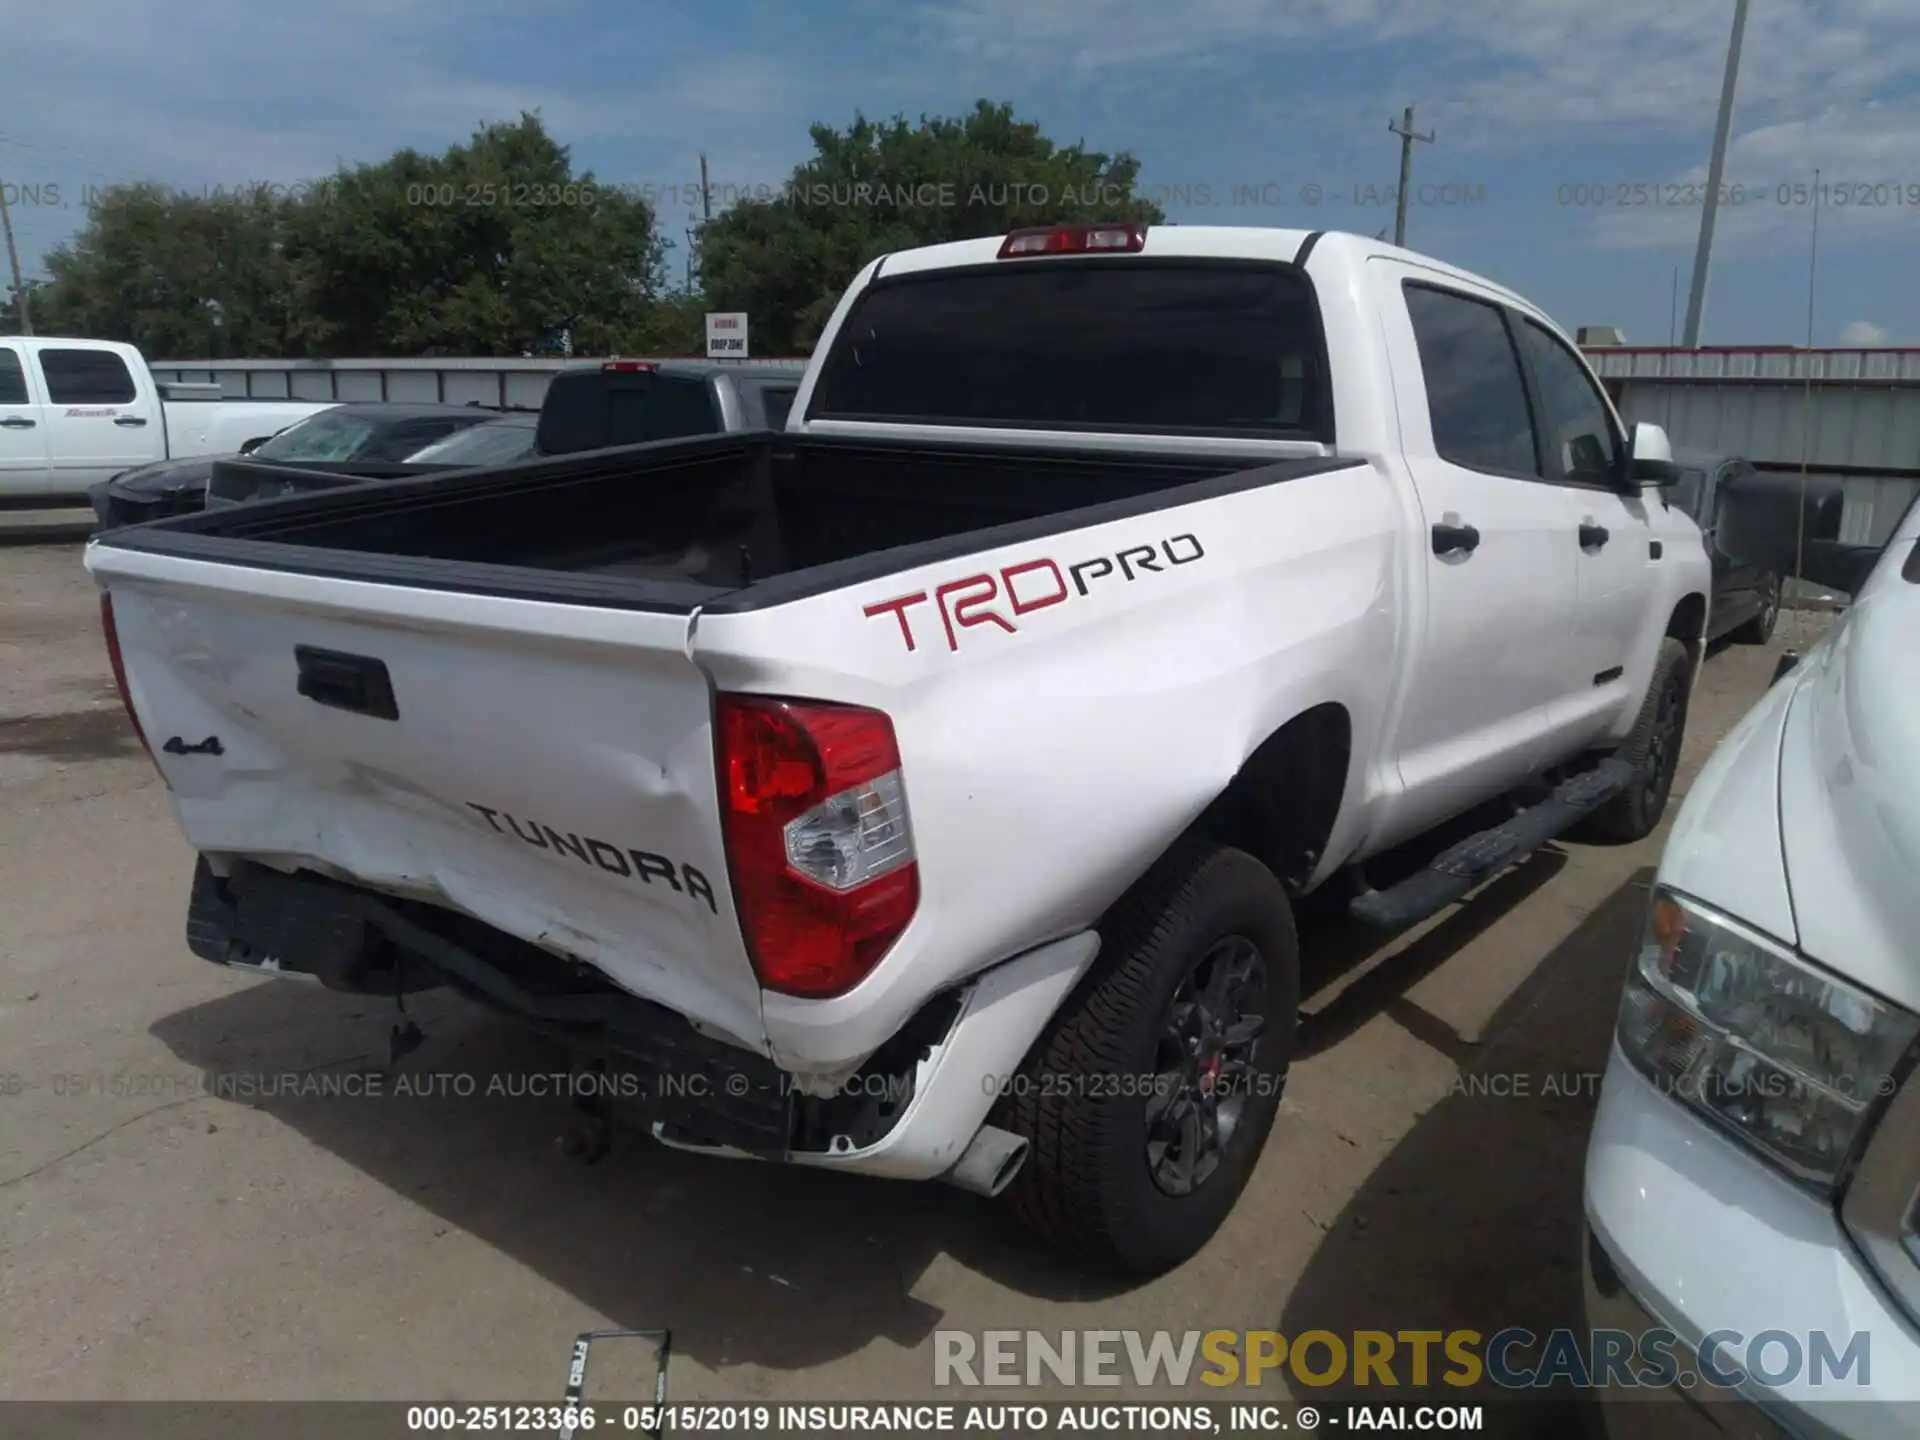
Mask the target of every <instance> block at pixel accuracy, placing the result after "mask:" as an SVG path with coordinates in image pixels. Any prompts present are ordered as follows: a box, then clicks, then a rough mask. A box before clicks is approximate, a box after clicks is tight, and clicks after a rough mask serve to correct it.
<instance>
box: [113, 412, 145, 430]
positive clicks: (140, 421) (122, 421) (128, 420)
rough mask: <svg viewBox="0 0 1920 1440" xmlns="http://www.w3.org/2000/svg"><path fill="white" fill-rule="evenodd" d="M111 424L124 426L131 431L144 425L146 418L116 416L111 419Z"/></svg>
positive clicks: (139, 416) (140, 416) (141, 416)
mask: <svg viewBox="0 0 1920 1440" xmlns="http://www.w3.org/2000/svg"><path fill="white" fill-rule="evenodd" d="M113 423H114V424H116V425H124V426H126V427H127V428H128V429H129V430H131V429H133V428H134V427H136V426H139V425H144V424H146V423H147V417H146V416H144V415H116V416H114V417H113Z"/></svg>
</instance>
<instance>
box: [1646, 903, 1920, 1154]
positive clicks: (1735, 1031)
mask: <svg viewBox="0 0 1920 1440" xmlns="http://www.w3.org/2000/svg"><path fill="white" fill-rule="evenodd" d="M1916 1033H1920V1019H1916V1018H1915V1017H1914V1016H1912V1015H1910V1014H1908V1013H1907V1012H1906V1011H1904V1010H1901V1009H1898V1008H1896V1007H1895V1006H1892V1005H1889V1004H1887V1003H1886V1002H1885V1001H1884V1000H1880V999H1877V998H1875V997H1874V996H1872V995H1869V994H1867V993H1866V992H1865V991H1863V990H1858V989H1856V988H1854V987H1853V986H1851V985H1848V984H1846V983H1845V982H1844V981H1841V980H1839V979H1837V978H1835V977H1834V976H1831V975H1829V974H1827V973H1826V972H1824V971H1822V970H1819V969H1816V968H1815V967H1814V966H1812V965H1810V964H1809V963H1808V962H1807V961H1805V960H1803V959H1801V958H1800V957H1799V956H1797V955H1795V954H1794V953H1793V952H1792V951H1790V950H1788V949H1787V948H1785V947H1784V946H1782V945H1780V944H1779V943H1778V942H1776V941H1773V940H1769V939H1767V938H1766V937H1765V936H1762V935H1759V934H1756V933H1755V932H1754V931H1752V930H1749V929H1747V928H1746V927H1745V926H1743V925H1741V924H1739V923H1738V922H1737V921H1734V920H1732V919H1729V918H1728V917H1727V916H1724V915H1720V914H1717V913H1715V912H1714V911H1712V910H1710V909H1708V908H1707V907H1706V906H1704V905H1701V904H1699V903H1698V902H1697V901H1694V900H1690V899H1687V898H1685V897H1684V896H1680V895H1676V894H1674V893H1673V892H1671V891H1668V890H1660V889H1657V890H1655V891H1654V897H1653V905H1652V907H1651V908H1650V909H1649V911H1648V914H1647V928H1646V934H1645V936H1644V937H1643V939H1642V941H1641V945H1640V954H1639V956H1638V957H1637V960H1636V963H1635V965H1634V967H1633V970H1632V971H1631V973H1630V974H1629V975H1628V977H1627V988H1626V995H1625V997H1624V999H1623V1001H1622V1003H1621V1007H1620V1031H1619V1034H1620V1048H1621V1049H1622V1050H1623V1051H1625V1052H1626V1055H1627V1058H1628V1059H1629V1060H1631V1061H1632V1062H1633V1063H1634V1065H1635V1066H1636V1067H1638V1069H1639V1070H1640V1071H1641V1072H1642V1073H1643V1074H1645V1075H1646V1076H1647V1078H1648V1079H1650V1080H1651V1081H1652V1082H1653V1083H1654V1084H1655V1085H1656V1086H1658V1087H1659V1088H1660V1089H1661V1090H1663V1091H1665V1092H1666V1093H1667V1094H1669V1095H1672V1096H1674V1097H1675V1098H1676V1099H1678V1100H1680V1101H1681V1102H1682V1103H1684V1104H1687V1105H1690V1106H1692V1107H1693V1108H1694V1109H1695V1110H1698V1111H1699V1112H1701V1113H1702V1114H1704V1115H1706V1116H1708V1117H1709V1118H1711V1119H1713V1120H1715V1121H1718V1122H1719V1123H1720V1124H1722V1125H1724V1126H1726V1127H1727V1128H1728V1129H1729V1130H1731V1131H1733V1132H1734V1133H1735V1134H1736V1135H1738V1136H1739V1137H1740V1138H1741V1139H1743V1140H1745V1141H1746V1142H1747V1143H1748V1144H1750V1145H1752V1146H1753V1147H1755V1148H1756V1149H1758V1150H1759V1151H1760V1152H1761V1153H1763V1154H1764V1155H1766V1156H1767V1157H1769V1158H1770V1159H1772V1160H1773V1161H1774V1162H1775V1163H1776V1164H1778V1165H1779V1166H1780V1167H1781V1168H1782V1169H1784V1170H1786V1171H1787V1173H1789V1174H1790V1175H1793V1176H1794V1177H1796V1178H1797V1179H1800V1180H1802V1181H1805V1182H1807V1183H1809V1184H1813V1185H1816V1186H1819V1187H1821V1188H1823V1189H1829V1190H1830V1189H1832V1188H1833V1186H1834V1184H1835V1182H1836V1181H1837V1180H1838V1178H1839V1176H1840V1174H1841V1172H1842V1171H1843V1169H1844V1168H1845V1166H1846V1164H1847V1160H1848V1157H1849V1156H1850V1155H1852V1153H1853V1150H1854V1147H1855V1145H1856V1143H1857V1142H1858V1141H1859V1140H1860V1139H1861V1138H1862V1128H1863V1126H1864V1125H1865V1123H1866V1120H1867V1116H1868V1113H1869V1112H1870V1110H1871V1109H1872V1107H1873V1105H1874V1103H1875V1102H1876V1101H1877V1100H1879V1099H1880V1098H1881V1097H1883V1096H1886V1095H1890V1094H1891V1093H1892V1092H1893V1088H1894V1084H1893V1079H1892V1073H1893V1070H1894V1068H1895V1066H1896V1065H1897V1064H1898V1063H1899V1061H1900V1058H1901V1056H1902V1055H1903V1054H1904V1053H1905V1051H1906V1049H1907V1047H1908V1046H1909V1045H1911V1044H1912V1043H1913V1040H1914V1036H1915V1035H1916Z"/></svg>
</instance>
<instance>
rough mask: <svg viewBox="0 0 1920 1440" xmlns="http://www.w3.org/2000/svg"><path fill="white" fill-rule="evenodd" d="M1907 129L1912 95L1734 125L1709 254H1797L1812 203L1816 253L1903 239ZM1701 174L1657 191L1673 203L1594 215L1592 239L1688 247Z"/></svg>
mask: <svg viewBox="0 0 1920 1440" xmlns="http://www.w3.org/2000/svg"><path fill="white" fill-rule="evenodd" d="M1916 10H1917V11H1920V7H1916ZM1915 135H1920V97H1908V98H1903V99H1898V100H1870V101H1867V102H1865V103H1856V104H1845V105H1834V106H1831V107H1829V108H1828V109H1826V110H1824V111H1822V112H1821V113H1820V114H1817V115H1813V116H1809V117H1805V118H1799V119H1792V120H1780V121H1776V122H1773V123H1770V124H1763V125H1759V126H1756V127H1755V128H1753V129H1751V130H1748V131H1745V132H1743V133H1741V134H1740V135H1738V136H1737V137H1736V139H1735V140H1734V141H1733V143H1732V144H1731V145H1729V146H1728V149H1727V166H1726V174H1725V178H1724V181H1723V183H1724V185H1725V186H1726V196H1725V200H1724V202H1723V203H1722V205H1721V207H1720V213H1719V218H1718V220H1717V222H1716V225H1715V232H1714V233H1715V239H1714V251H1715V254H1716V255H1725V256H1729V257H1738V256H1744V255H1753V254H1759V253H1762V252H1765V251H1769V250H1778V249H1779V248H1780V247H1781V246H1783V245H1790V246H1793V247H1795V248H1796V249H1798V250H1800V251H1802V252H1805V251H1807V250H1808V249H1810V247H1811V245H1812V243H1813V223H1814V218H1815V217H1814V211H1815V209H1816V205H1817V208H1818V210H1819V223H1820V247H1821V249H1822V250H1823V251H1824V250H1827V249H1829V248H1830V247H1842V248H1844V247H1846V246H1849V245H1854V244H1872V243H1876V242H1898V243H1904V241H1903V237H1905V236H1910V235H1911V234H1912V233H1913V226H1914V223H1915V220H1916V219H1917V218H1920V163H1916V160H1915V156H1916V153H1920V152H1917V151H1916V146H1915V144H1914V136H1915ZM1816 171H1818V172H1819V182H1818V187H1817V189H1816V185H1815V180H1814V174H1815V172H1816ZM1706 173H1707V167H1706V165H1705V164H1704V163H1702V164H1699V165H1696V166H1693V167H1691V168H1689V169H1687V170H1684V171H1681V172H1679V173H1677V174H1674V175H1673V176H1671V177H1670V179H1671V186H1670V187H1666V188H1665V197H1666V198H1669V199H1670V200H1672V201H1673V202H1675V203H1669V204H1665V205H1654V204H1647V205H1636V206H1630V207H1627V208H1618V207H1616V208H1613V209H1611V210H1609V211H1608V212H1607V213H1605V214H1603V215H1601V216H1599V217H1597V218H1596V219H1595V220H1594V222H1593V224H1592V226H1591V229H1590V232H1589V233H1590V236H1591V238H1592V239H1593V241H1594V242H1595V243H1596V244H1598V245H1599V246H1600V247H1602V248H1604V249H1614V250H1643V249H1666V248H1671V247H1675V246H1691V245H1692V244H1693V243H1694V240H1695V238H1696V237H1697V236H1698V234H1699V229H1700V209H1699V206H1698V204H1697V203H1693V197H1694V196H1695V195H1696V194H1697V193H1698V187H1703V186H1704V184H1705V181H1706Z"/></svg>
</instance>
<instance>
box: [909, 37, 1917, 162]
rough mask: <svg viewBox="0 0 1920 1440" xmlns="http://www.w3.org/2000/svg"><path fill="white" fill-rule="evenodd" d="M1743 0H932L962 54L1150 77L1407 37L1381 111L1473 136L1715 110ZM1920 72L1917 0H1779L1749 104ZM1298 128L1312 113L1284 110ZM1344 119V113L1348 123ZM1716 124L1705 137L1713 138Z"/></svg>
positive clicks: (1025, 68) (1287, 62) (1481, 142)
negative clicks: (1257, 53)
mask: <svg viewBox="0 0 1920 1440" xmlns="http://www.w3.org/2000/svg"><path fill="white" fill-rule="evenodd" d="M1731 16H1732V9H1731V7H1730V6H1723V5H1717V4H1700V3H1697V0H1696V3H1679V4H1676V3H1674V0H1613V3H1611V4H1608V5H1604V6H1602V5H1571V4H1567V3H1564V0H1452V3H1448V4H1436V3H1434V0H1194V3H1188V4H1182V5H1168V4H1166V3H1164V0H1078V3H1072V0H1062V3H1056V4H1052V5H1035V4H1033V3H1031V0H941V3H940V4H939V5H937V6H929V7H928V8H926V9H925V10H923V11H922V12H920V18H921V23H922V24H923V25H924V26H925V28H926V29H927V31H928V32H929V33H931V34H935V35H938V36H940V37H942V38H943V39H944V40H945V42H946V43H947V44H948V45H949V46H950V47H951V49H952V52H953V53H954V55H955V57H956V59H957V60H959V61H961V62H963V63H965V62H971V63H972V64H973V65H975V66H976V67H977V68H979V69H980V70H982V71H983V72H988V73H1004V72H1005V71H1007V70H1008V69H1011V70H1012V71H1013V72H1014V73H1018V74H1024V75H1027V76H1029V77H1031V76H1037V75H1045V74H1049V73H1053V74H1058V75H1062V76H1069V77H1075V78H1078V79H1081V80H1087V81H1100V82H1112V81H1115V80H1117V79H1120V78H1123V77H1122V74H1121V72H1133V73H1131V74H1130V75H1127V76H1125V77H1124V78H1127V79H1130V80H1133V81H1135V82H1138V81H1140V80H1142V79H1144V78H1146V77H1145V76H1143V75H1142V73H1141V72H1142V71H1143V70H1145V69H1147V68H1149V67H1165V66H1172V65H1178V66H1185V67H1205V66H1209V65H1213V64H1217V63H1219V62H1221V61H1223V60H1225V59H1229V58H1232V57H1234V56H1235V55H1236V54H1239V53H1243V52H1246V51H1248V50H1251V49H1262V50H1271V51H1272V53H1273V57H1274V68H1273V72H1272V87H1271V90H1270V91H1268V92H1267V93H1266V94H1265V95H1261V94H1255V95H1251V96H1249V101H1250V103H1251V104H1253V105H1256V106H1257V105H1259V103H1260V102H1261V101H1262V100H1263V99H1266V98H1269V97H1270V96H1273V95H1278V96H1281V97H1285V96H1287V94H1288V92H1289V91H1290V90H1292V89H1293V88H1294V87H1293V86H1292V85H1291V84H1290V80H1291V78H1292V77H1294V76H1296V75H1299V74H1301V73H1303V72H1309V71H1311V70H1312V68H1313V67H1315V66H1316V65H1324V64H1327V63H1328V62H1329V57H1330V55H1333V57H1334V58H1335V59H1336V60H1337V58H1338V57H1337V50H1338V48H1339V47H1346V48H1348V49H1351V48H1352V47H1354V46H1367V47H1373V46H1388V47H1393V46H1400V47H1402V49H1403V51H1404V53H1405V54H1406V55H1407V56H1408V57H1409V58H1408V60H1407V61H1406V62H1405V64H1404V66H1403V67H1400V68H1396V67H1394V66H1388V65H1382V64H1380V63H1378V61H1377V60H1374V61H1370V62H1369V63H1368V64H1367V65H1366V66H1364V67H1356V68H1357V69H1358V72H1359V73H1357V75H1356V79H1357V81H1358V84H1359V85H1360V87H1362V90H1361V93H1357V94H1356V95H1355V97H1354V98H1355V100H1356V101H1363V102H1364V103H1365V106H1366V108H1367V109H1368V111H1369V112H1371V111H1373V110H1378V109H1379V108H1380V107H1381V105H1383V104H1385V105H1388V106H1390V107H1393V108H1397V107H1398V105H1399V104H1401V103H1403V102H1404V100H1405V99H1406V98H1407V97H1410V96H1412V97H1417V98H1418V100H1419V104H1420V107H1421V111H1422V113H1423V114H1427V115H1431V116H1432V117H1434V118H1436V119H1437V120H1438V121H1439V122H1440V123H1442V124H1446V125H1448V126H1449V128H1450V129H1451V130H1452V131H1453V133H1454V135H1455V137H1456V138H1457V139H1458V140H1459V142H1460V143H1462V144H1471V145H1475V146H1484V147H1486V148H1489V149H1503V148H1508V149H1510V148H1515V147H1523V146H1531V145H1536V144H1538V143H1540V141H1541V140H1542V139H1543V138H1545V137H1546V136H1547V135H1548V134H1549V133H1550V132H1553V131H1566V130H1576V131H1577V130H1582V129H1589V130H1590V129H1592V128H1593V127H1596V126H1605V125H1620V124H1629V125H1641V126H1647V127H1654V128H1659V127H1671V126H1675V125H1687V126H1694V127H1700V126H1704V127H1705V129H1706V130H1707V131H1708V132H1710V130H1711V125H1712V116H1713V112H1714V107H1715V105H1716V103H1717V101H1718V98H1719V90H1720V80H1721V73H1722V70H1723V67H1724V58H1725V55H1726V48H1727V40H1728V37H1729V34H1730V30H1731ZM1917 71H1920V5H1915V4H1912V3H1911V0H1766V3H1763V4H1761V5H1757V6H1755V7H1754V8H1753V11H1752V12H1751V18H1750V19H1749V22H1748V27H1747V36H1746V42H1745V46H1744V48H1743V59H1742V67H1741V76H1740V100H1741V110H1742V112H1743V113H1746V114H1749V115H1754V116H1760V117H1768V116H1773V115H1775V114H1776V113H1780V112H1794V111H1798V110H1800V109H1801V108H1802V107H1803V106H1804V105H1805V103H1806V97H1807V96H1810V95H1817V96H1822V97H1825V98H1826V99H1827V100H1828V101H1829V102H1831V101H1836V100H1849V99H1851V100H1863V99H1864V98H1866V97H1868V96H1871V95H1874V94H1877V93H1881V92H1882V91H1884V90H1885V89H1886V88H1887V87H1889V86H1891V85H1894V84H1896V83H1897V82H1899V81H1900V80H1902V78H1903V77H1911V76H1913V75H1914V74H1915V73H1916V72H1917ZM1287 118H1288V120H1289V121H1290V122H1291V124H1292V125H1293V126H1294V127H1300V126H1311V125H1312V124H1313V120H1314V117H1313V116H1312V115H1311V114H1307V113H1302V110H1301V108H1300V107H1295V108H1294V109H1292V110H1290V111H1288V112H1287ZM1346 121H1347V117H1346V116H1345V115H1344V114H1343V115H1341V116H1339V117H1338V123H1340V124H1345V123H1346ZM1703 138H1704V136H1703Z"/></svg>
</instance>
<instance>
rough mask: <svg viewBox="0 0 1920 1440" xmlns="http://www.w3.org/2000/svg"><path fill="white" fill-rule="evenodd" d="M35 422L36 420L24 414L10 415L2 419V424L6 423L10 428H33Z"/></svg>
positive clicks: (0, 421)
mask: <svg viewBox="0 0 1920 1440" xmlns="http://www.w3.org/2000/svg"><path fill="white" fill-rule="evenodd" d="M33 424H34V422H33V421H31V420H29V419H28V418H27V417H26V416H24V415H9V416H7V417H6V418H5V419H3V420H0V425H4V426H5V427H6V428H7V429H9V430H31V429H32V428H33Z"/></svg>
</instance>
